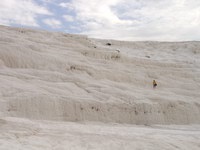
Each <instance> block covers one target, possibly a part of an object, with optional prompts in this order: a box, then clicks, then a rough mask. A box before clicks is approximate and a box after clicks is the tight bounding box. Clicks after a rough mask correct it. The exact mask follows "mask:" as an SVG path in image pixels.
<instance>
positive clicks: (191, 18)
mask: <svg viewBox="0 0 200 150" xmlns="http://www.w3.org/2000/svg"><path fill="white" fill-rule="evenodd" d="M64 6H66V7H68V6H70V8H73V10H74V11H75V12H76V19H77V20H78V21H80V22H81V23H82V26H81V27H82V29H83V32H82V33H83V34H88V35H89V36H91V37H97V38H114V39H122V40H200V31H199V26H200V11H199V10H200V1H196V0H190V1H187V0H162V1H161V0H101V1H99V0H87V2H86V1H85V0H73V1H72V2H71V3H67V5H64V4H63V7H64Z"/></svg>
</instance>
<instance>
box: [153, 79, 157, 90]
mask: <svg viewBox="0 0 200 150" xmlns="http://www.w3.org/2000/svg"><path fill="white" fill-rule="evenodd" d="M156 86H157V83H156V80H153V88H154V89H155V88H156Z"/></svg>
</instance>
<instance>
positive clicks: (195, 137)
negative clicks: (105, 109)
mask: <svg viewBox="0 0 200 150" xmlns="http://www.w3.org/2000/svg"><path fill="white" fill-rule="evenodd" d="M0 149H2V150H13V149H15V150H17V149H19V150H27V149H28V150H36V149H37V150H80V149H81V150H100V149H101V150H199V149H200V126H199V125H190V126H177V125H168V126H160V125H152V126H136V125H127V124H103V123H97V122H95V123H91V122H82V123H81V122H79V123H73V122H52V121H31V120H26V119H19V118H4V119H3V120H0Z"/></svg>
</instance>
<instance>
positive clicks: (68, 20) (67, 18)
mask: <svg viewBox="0 0 200 150" xmlns="http://www.w3.org/2000/svg"><path fill="white" fill-rule="evenodd" d="M63 18H64V19H65V20H66V21H67V22H73V21H74V17H73V16H70V15H64V16H63Z"/></svg>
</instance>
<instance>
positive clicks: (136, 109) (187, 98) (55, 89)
mask: <svg viewBox="0 0 200 150" xmlns="http://www.w3.org/2000/svg"><path fill="white" fill-rule="evenodd" d="M108 42H109V43H111V46H108V45H106V43H108ZM153 79H155V80H156V81H157V82H158V87H157V88H156V89H153V88H152V80H153ZM0 116H1V117H25V118H29V119H45V120H60V121H100V122H117V123H131V124H190V123H200V42H178V43H177V42H148V41H147V42H125V41H112V40H98V39H89V38H87V37H86V36H80V35H71V34H64V33H52V32H46V31H37V30H31V29H19V28H10V27H4V26H0Z"/></svg>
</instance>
